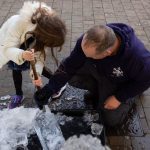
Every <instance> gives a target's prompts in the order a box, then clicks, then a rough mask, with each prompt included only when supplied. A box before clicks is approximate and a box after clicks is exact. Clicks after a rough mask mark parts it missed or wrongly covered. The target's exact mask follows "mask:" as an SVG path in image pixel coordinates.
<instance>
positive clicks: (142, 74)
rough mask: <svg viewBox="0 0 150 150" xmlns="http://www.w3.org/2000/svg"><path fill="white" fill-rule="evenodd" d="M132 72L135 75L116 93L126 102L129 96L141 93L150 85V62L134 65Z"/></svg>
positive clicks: (118, 97) (119, 98) (120, 99)
mask: <svg viewBox="0 0 150 150" xmlns="http://www.w3.org/2000/svg"><path fill="white" fill-rule="evenodd" d="M132 72H134V73H133V74H134V76H132V77H131V80H130V81H128V83H126V84H124V85H122V87H121V88H120V89H119V91H118V92H117V93H116V94H115V96H116V98H117V99H118V100H119V101H122V102H124V101H126V100H128V99H129V98H132V97H134V96H136V95H138V94H141V93H142V92H144V91H145V90H146V89H148V88H149V87H150V62H149V64H145V65H141V66H138V67H137V66H136V65H133V68H132Z"/></svg>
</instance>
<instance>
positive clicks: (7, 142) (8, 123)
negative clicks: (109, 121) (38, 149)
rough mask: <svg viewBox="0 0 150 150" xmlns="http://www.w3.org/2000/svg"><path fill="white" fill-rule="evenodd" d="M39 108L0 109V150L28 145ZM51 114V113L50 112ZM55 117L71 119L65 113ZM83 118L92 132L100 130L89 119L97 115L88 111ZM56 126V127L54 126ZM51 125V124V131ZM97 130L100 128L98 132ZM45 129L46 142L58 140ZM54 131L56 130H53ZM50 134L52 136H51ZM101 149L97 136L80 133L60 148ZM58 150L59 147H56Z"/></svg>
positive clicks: (63, 149)
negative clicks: (78, 136) (91, 114)
mask: <svg viewBox="0 0 150 150" xmlns="http://www.w3.org/2000/svg"><path fill="white" fill-rule="evenodd" d="M38 112H39V109H36V108H24V107H19V108H16V109H12V110H8V109H4V110H3V111H0V150H16V147H17V146H18V145H24V146H25V147H26V146H27V145H28V137H29V135H31V134H34V133H35V130H34V127H33V120H34V118H35V116H36V115H37V113H38ZM51 114H52V113H51ZM56 119H57V120H58V122H59V123H60V124H65V122H66V121H71V120H72V118H71V117H66V116H65V115H61V114H57V115H56ZM84 119H85V120H86V121H88V122H90V123H89V124H90V125H91V130H92V132H93V134H94V133H100V132H101V128H102V127H101V125H98V124H95V123H91V120H97V119H98V116H97V115H95V116H94V117H91V116H90V115H89V114H88V113H87V114H85V117H84ZM55 128H56V127H55ZM52 129H53V127H52V126H51V130H49V132H51V131H52ZM98 130H100V131H99V132H98ZM49 132H48V131H47V130H46V129H45V135H46V136H47V137H45V138H46V139H47V141H48V142H51V141H50V140H49V139H53V143H55V142H56V143H57V142H58V140H59V139H58V138H56V139H55V138H53V137H55V136H53V134H51V135H48V134H47V133H49ZM53 132H56V131H53ZM51 136H52V137H51ZM70 149H71V150H76V149H78V150H85V149H86V150H91V149H92V150H103V149H106V147H105V148H104V147H103V146H102V145H101V141H100V140H99V139H98V138H95V137H92V136H91V135H86V136H85V135H82V136H80V138H77V137H76V136H73V137H70V138H69V139H68V140H67V141H66V142H65V144H64V146H63V148H61V150H70ZM57 150H59V149H57Z"/></svg>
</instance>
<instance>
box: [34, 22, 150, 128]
mask: <svg viewBox="0 0 150 150" xmlns="http://www.w3.org/2000/svg"><path fill="white" fill-rule="evenodd" d="M68 81H69V82H70V83H71V85H74V86H76V87H79V88H83V89H87V90H89V93H88V96H90V97H91V100H92V101H93V103H94V104H95V107H96V108H97V109H101V110H102V114H103V119H104V123H105V124H106V125H109V126H115V125H117V124H120V123H122V122H123V120H124V119H125V117H126V115H127V113H128V111H129V110H130V108H131V106H132V104H133V98H134V97H135V96H136V95H138V94H140V93H142V92H143V91H145V90H146V89H147V88H148V87H149V86H150V52H149V51H148V50H147V49H146V48H145V46H144V44H143V43H142V42H141V41H140V40H139V39H138V37H137V36H136V35H135V33H134V30H133V29H132V28H131V27H130V26H128V25H126V24H122V23H113V24H107V25H98V26H94V27H92V28H90V29H89V30H88V31H87V32H86V33H85V34H83V35H82V36H81V37H80V38H79V39H78V40H77V43H76V45H75V47H74V50H73V51H72V52H71V54H70V56H69V57H67V58H66V59H65V60H64V61H63V62H62V64H61V65H60V66H59V68H58V70H57V71H56V72H55V74H54V76H53V77H52V78H51V79H50V80H49V83H48V84H46V85H45V86H44V87H43V88H42V89H41V90H40V91H37V92H36V93H35V100H36V102H37V105H38V106H39V107H41V106H43V105H44V104H47V103H48V99H49V97H50V96H51V95H52V94H53V93H56V92H57V91H58V90H59V89H60V88H61V87H62V86H64V85H65V84H66V82H68Z"/></svg>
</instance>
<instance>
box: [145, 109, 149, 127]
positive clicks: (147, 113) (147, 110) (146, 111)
mask: <svg viewBox="0 0 150 150" xmlns="http://www.w3.org/2000/svg"><path fill="white" fill-rule="evenodd" d="M144 112H145V115H146V120H147V122H148V126H149V128H150V115H149V114H150V108H144Z"/></svg>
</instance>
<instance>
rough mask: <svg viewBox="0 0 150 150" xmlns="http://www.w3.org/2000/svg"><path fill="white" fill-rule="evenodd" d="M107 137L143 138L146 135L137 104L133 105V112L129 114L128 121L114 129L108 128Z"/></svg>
mask: <svg viewBox="0 0 150 150" xmlns="http://www.w3.org/2000/svg"><path fill="white" fill-rule="evenodd" d="M106 135H107V136H133V137H141V136H143V135H144V132H143V129H142V126H141V122H140V118H139V114H138V112H137V109H136V104H135V105H133V107H132V109H131V111H130V112H129V113H128V116H127V119H126V120H125V121H124V123H123V124H122V125H120V126H116V127H113V128H106Z"/></svg>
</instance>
